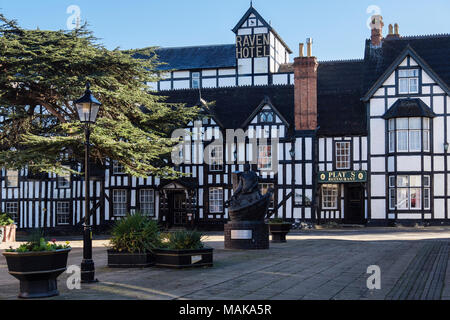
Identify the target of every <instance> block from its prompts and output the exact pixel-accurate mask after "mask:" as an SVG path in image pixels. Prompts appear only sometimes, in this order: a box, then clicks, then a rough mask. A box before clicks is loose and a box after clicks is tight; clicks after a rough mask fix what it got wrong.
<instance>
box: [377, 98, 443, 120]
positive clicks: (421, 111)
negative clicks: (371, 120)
mask: <svg viewBox="0 0 450 320" xmlns="http://www.w3.org/2000/svg"><path fill="white" fill-rule="evenodd" d="M404 117H425V118H434V117H436V114H435V113H434V112H433V110H431V109H430V107H428V106H427V105H426V104H425V102H423V101H422V100H421V99H411V98H407V99H398V100H397V101H396V102H395V103H394V104H393V105H392V107H390V108H389V110H388V111H387V112H386V113H385V114H384V115H383V119H386V120H387V119H394V118H404Z"/></svg>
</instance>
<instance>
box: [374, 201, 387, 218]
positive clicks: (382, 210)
mask: <svg viewBox="0 0 450 320" xmlns="http://www.w3.org/2000/svg"><path fill="white" fill-rule="evenodd" d="M371 202H372V219H386V202H385V200H382V199H372V201H371Z"/></svg>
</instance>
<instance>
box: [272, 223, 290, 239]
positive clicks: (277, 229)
mask: <svg viewBox="0 0 450 320" xmlns="http://www.w3.org/2000/svg"><path fill="white" fill-rule="evenodd" d="M291 227H292V224H291V223H289V222H285V221H283V219H271V220H270V221H269V232H270V233H271V235H272V242H274V243H284V242H286V235H287V234H288V233H289V231H290V230H291Z"/></svg>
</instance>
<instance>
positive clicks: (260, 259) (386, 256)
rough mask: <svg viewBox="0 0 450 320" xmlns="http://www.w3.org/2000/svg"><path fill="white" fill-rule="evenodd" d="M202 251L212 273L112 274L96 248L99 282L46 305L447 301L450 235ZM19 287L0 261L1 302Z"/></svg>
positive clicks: (212, 237)
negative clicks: (376, 281)
mask: <svg viewBox="0 0 450 320" xmlns="http://www.w3.org/2000/svg"><path fill="white" fill-rule="evenodd" d="M207 244H208V245H209V246H211V247H213V248H215V251H214V267H213V268H204V269H189V270H168V269H158V268H147V269H110V268H108V267H107V266H106V264H107V257H106V248H105V245H107V241H105V240H96V241H94V261H95V264H96V272H97V273H96V275H97V277H98V279H99V280H100V282H99V283H97V284H91V285H82V288H81V290H69V289H67V286H66V279H67V277H68V275H67V274H63V275H61V276H60V278H59V281H58V285H59V289H60V292H61V295H60V296H58V297H54V298H51V299H80V300H86V299H88V300H95V299H111V300H113V299H154V300H161V299H163V300H166V299H183V300H184V299H187V300H192V299H194V300H210V299H214V300H265V299H271V300H272V299H273V300H280V299H281V300H300V299H304V300H353V299H359V300H361V299H363V300H368V299H369V300H383V299H401V300H403V299H445V300H450V267H449V263H448V260H449V251H450V227H430V228H415V229H413V228H411V229H409V228H395V229H388V228H376V229H355V230H348V229H344V230H313V231H304V232H298V233H292V234H290V235H289V236H288V243H286V244H271V248H270V250H265V251H235V250H224V247H223V235H221V234H220V233H212V234H209V236H208V239H207ZM71 245H72V247H73V250H72V252H71V253H70V255H69V262H68V264H69V265H71V264H76V265H79V263H80V261H81V254H82V251H81V245H82V243H81V241H79V240H73V241H71ZM1 248H3V249H4V248H5V245H2V247H1ZM370 265H378V266H379V267H380V269H381V289H380V290H369V289H368V288H367V278H368V277H369V276H370V275H369V274H367V267H368V266H370ZM18 287H19V282H18V281H17V280H16V279H14V278H13V277H12V276H10V275H9V274H8V270H7V266H6V262H5V259H4V257H3V256H1V257H0V299H16V297H17V293H18Z"/></svg>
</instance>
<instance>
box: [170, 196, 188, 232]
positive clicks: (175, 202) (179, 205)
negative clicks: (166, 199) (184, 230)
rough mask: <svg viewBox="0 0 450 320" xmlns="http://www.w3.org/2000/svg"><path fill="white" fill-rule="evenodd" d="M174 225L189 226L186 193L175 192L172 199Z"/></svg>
mask: <svg viewBox="0 0 450 320" xmlns="http://www.w3.org/2000/svg"><path fill="white" fill-rule="evenodd" d="M172 212H173V225H175V226H183V225H186V224H187V210H186V193H184V192H174V193H173V198H172Z"/></svg>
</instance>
